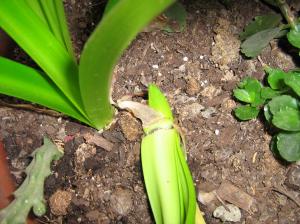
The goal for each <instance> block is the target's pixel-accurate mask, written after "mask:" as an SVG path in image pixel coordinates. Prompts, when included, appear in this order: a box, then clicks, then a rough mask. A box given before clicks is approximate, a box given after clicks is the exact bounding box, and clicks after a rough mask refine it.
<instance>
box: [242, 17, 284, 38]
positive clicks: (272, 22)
mask: <svg viewBox="0 0 300 224" xmlns="http://www.w3.org/2000/svg"><path fill="white" fill-rule="evenodd" d="M281 19H282V17H281V15H280V14H273V13H272V14H267V15H262V16H256V17H255V18H254V21H251V22H250V23H249V24H248V25H247V26H246V27H245V30H244V32H242V33H241V34H240V39H241V40H245V39H246V38H247V37H250V36H251V35H253V34H255V33H257V32H260V31H263V30H266V29H269V28H274V27H276V26H278V25H279V24H280V21H281Z"/></svg>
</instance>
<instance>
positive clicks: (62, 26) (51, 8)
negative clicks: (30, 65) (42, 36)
mask: <svg viewBox="0 0 300 224" xmlns="http://www.w3.org/2000/svg"><path fill="white" fill-rule="evenodd" d="M25 1H26V3H27V4H28V5H29V6H30V8H31V9H32V10H33V11H34V12H35V13H36V14H37V15H38V16H39V17H40V19H41V20H43V22H44V23H45V24H46V25H47V26H48V29H49V30H50V31H51V32H52V33H53V35H54V36H55V37H56V38H57V40H58V41H60V42H61V44H62V45H64V46H65V48H66V50H68V51H69V53H70V55H71V56H72V57H74V60H75V56H74V52H73V48H72V43H71V38H70V34H69V31H68V27H67V21H66V18H65V12H64V6H63V1H62V0H49V1H43V0H25Z"/></svg>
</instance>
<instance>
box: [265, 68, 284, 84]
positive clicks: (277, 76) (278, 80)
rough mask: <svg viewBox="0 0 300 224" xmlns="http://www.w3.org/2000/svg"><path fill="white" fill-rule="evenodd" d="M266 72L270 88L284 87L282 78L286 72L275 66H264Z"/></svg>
mask: <svg viewBox="0 0 300 224" xmlns="http://www.w3.org/2000/svg"><path fill="white" fill-rule="evenodd" d="M265 71H266V73H267V74H268V83H269V85H270V86H271V88H272V89H282V88H284V87H285V82H284V78H285V77H286V76H287V73H286V72H284V71H282V70H281V69H277V68H270V67H266V68H265Z"/></svg>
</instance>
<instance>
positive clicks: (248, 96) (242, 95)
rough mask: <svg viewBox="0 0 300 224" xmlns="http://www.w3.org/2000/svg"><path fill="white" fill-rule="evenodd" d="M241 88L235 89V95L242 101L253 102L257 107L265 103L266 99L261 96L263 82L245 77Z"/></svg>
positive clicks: (252, 104)
mask: <svg viewBox="0 0 300 224" xmlns="http://www.w3.org/2000/svg"><path fill="white" fill-rule="evenodd" d="M238 87H239V89H235V90H234V96H235V97H236V98H237V99H239V100H240V101H243V102H246V103H251V106H253V107H256V106H259V105H261V104H263V103H264V99H262V98H261V96H260V91H261V89H262V84H261V83H260V82H259V81H258V80H257V79H254V78H252V77H246V78H244V79H243V80H242V81H241V82H240V83H239V84H238Z"/></svg>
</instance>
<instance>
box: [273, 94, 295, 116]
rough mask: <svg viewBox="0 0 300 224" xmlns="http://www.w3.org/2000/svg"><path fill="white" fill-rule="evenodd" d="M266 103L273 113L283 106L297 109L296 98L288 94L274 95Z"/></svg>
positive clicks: (282, 108) (283, 107)
mask: <svg viewBox="0 0 300 224" xmlns="http://www.w3.org/2000/svg"><path fill="white" fill-rule="evenodd" d="M268 105H269V108H270V111H271V113H272V114H273V115H275V114H276V113H278V112H279V111H281V110H284V109H285V108H291V109H295V110H298V100H297V99H295V98H293V97H291V96H289V95H281V96H276V97H274V98H273V99H272V100H271V101H270V102H269V103H268Z"/></svg>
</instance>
